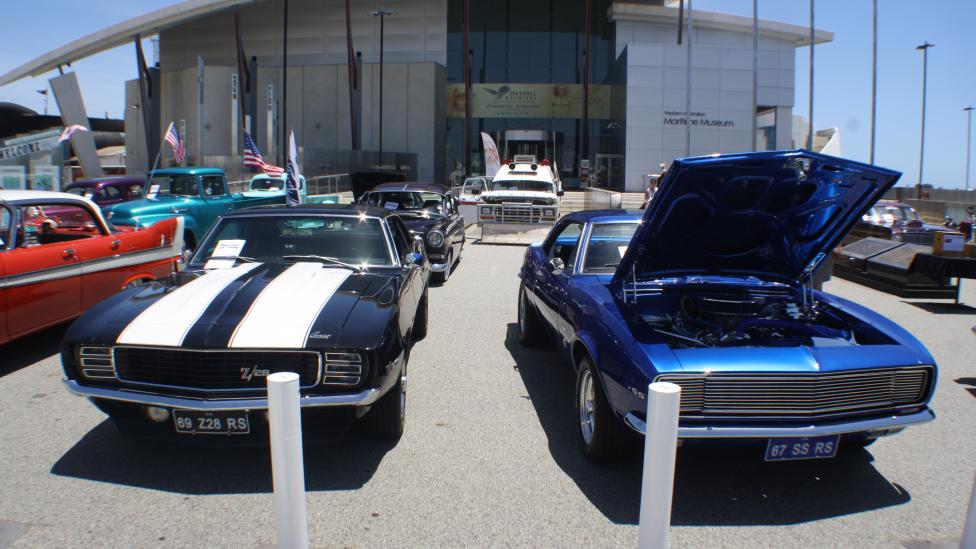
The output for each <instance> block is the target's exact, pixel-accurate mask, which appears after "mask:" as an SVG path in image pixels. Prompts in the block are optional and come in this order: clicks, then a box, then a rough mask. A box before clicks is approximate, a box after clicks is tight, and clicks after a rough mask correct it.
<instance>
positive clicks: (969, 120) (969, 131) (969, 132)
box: [963, 105, 973, 191]
mask: <svg viewBox="0 0 976 549" xmlns="http://www.w3.org/2000/svg"><path fill="white" fill-rule="evenodd" d="M963 110H964V111H966V183H965V184H966V191H969V156H970V153H971V151H972V148H971V145H972V139H973V107H972V105H970V106H968V107H966V108H965V109H963Z"/></svg>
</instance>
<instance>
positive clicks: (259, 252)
mask: <svg viewBox="0 0 976 549" xmlns="http://www.w3.org/2000/svg"><path fill="white" fill-rule="evenodd" d="M231 240H238V241H243V245H242V246H241V247H239V251H238V252H237V256H239V257H241V258H242V260H244V261H258V262H262V263H287V262H294V261H322V260H323V259H329V258H331V259H333V260H336V261H339V262H342V263H348V264H352V265H357V266H360V265H365V266H379V265H392V264H393V258H392V256H391V255H390V251H389V247H388V246H387V239H386V234H385V233H384V231H383V226H382V223H381V222H380V220H379V219H376V218H366V217H360V216H358V215H357V216H352V215H350V216H337V215H288V216H280V217H278V216H267V215H255V216H250V217H230V218H224V219H221V220H220V221H218V224H217V226H216V227H214V229H213V230H211V231H210V233H209V234H208V236H207V238H206V239H205V240H204V241H203V243H202V244H201V245H200V247H199V249H198V250H197V252H196V253H195V254H194V255H193V258H192V259H191V261H190V264H191V265H196V266H202V265H204V264H205V263H206V262H207V260H209V259H211V258H215V256H214V249H215V248H216V247H217V244H218V243H219V242H221V241H225V242H226V241H231ZM224 258H225V259H227V257H224ZM230 258H233V256H231V257H230Z"/></svg>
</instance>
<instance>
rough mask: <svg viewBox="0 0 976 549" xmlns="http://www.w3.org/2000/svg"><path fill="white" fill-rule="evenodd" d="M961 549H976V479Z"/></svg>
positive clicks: (960, 545)
mask: <svg viewBox="0 0 976 549" xmlns="http://www.w3.org/2000/svg"><path fill="white" fill-rule="evenodd" d="M959 549H976V479H973V493H972V494H970V496H969V512H968V513H966V524H964V525H963V527H962V541H960V542H959Z"/></svg>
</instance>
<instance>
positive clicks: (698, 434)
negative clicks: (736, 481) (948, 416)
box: [624, 408, 935, 439]
mask: <svg viewBox="0 0 976 549" xmlns="http://www.w3.org/2000/svg"><path fill="white" fill-rule="evenodd" d="M933 419H935V412H933V411H932V410H931V409H929V408H926V409H924V410H922V411H920V412H916V413H914V414H908V415H900V416H886V417H882V418H875V419H864V420H856V421H842V422H835V423H819V424H817V423H814V424H807V425H796V426H785V425H771V426H743V425H730V426H725V425H705V426H700V427H699V426H681V425H680V424H679V426H678V438H706V439H712V438H729V439H745V438H774V437H815V436H821V435H842V434H847V433H861V432H872V433H871V434H872V435H873V436H877V437H882V436H887V435H893V434H895V433H894V432H886V431H895V430H901V429H904V428H905V427H909V426H912V425H919V424H922V423H927V422H929V421H932V420H933ZM624 423H626V424H627V426H628V427H630V428H631V429H633V430H634V431H637V432H638V433H640V434H642V435H644V434H646V431H647V427H646V425H645V423H644V421H643V420H642V419H640V418H639V417H637V416H636V415H634V413H633V412H631V413H628V414H627V415H626V416H625V417H624ZM874 431H878V432H877V433H875V432H874Z"/></svg>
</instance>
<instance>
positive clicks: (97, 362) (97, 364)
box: [78, 347, 116, 379]
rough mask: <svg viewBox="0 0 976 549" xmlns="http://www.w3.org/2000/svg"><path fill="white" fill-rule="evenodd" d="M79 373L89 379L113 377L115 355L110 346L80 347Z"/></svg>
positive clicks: (114, 374) (114, 375)
mask: <svg viewBox="0 0 976 549" xmlns="http://www.w3.org/2000/svg"><path fill="white" fill-rule="evenodd" d="M78 354H79V357H78V358H79V362H80V363H81V373H82V374H83V375H84V376H85V377H87V378H90V379H115V378H116V373H115V357H114V355H113V354H112V348H111V347H82V348H81V350H80V351H79V353H78Z"/></svg>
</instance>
